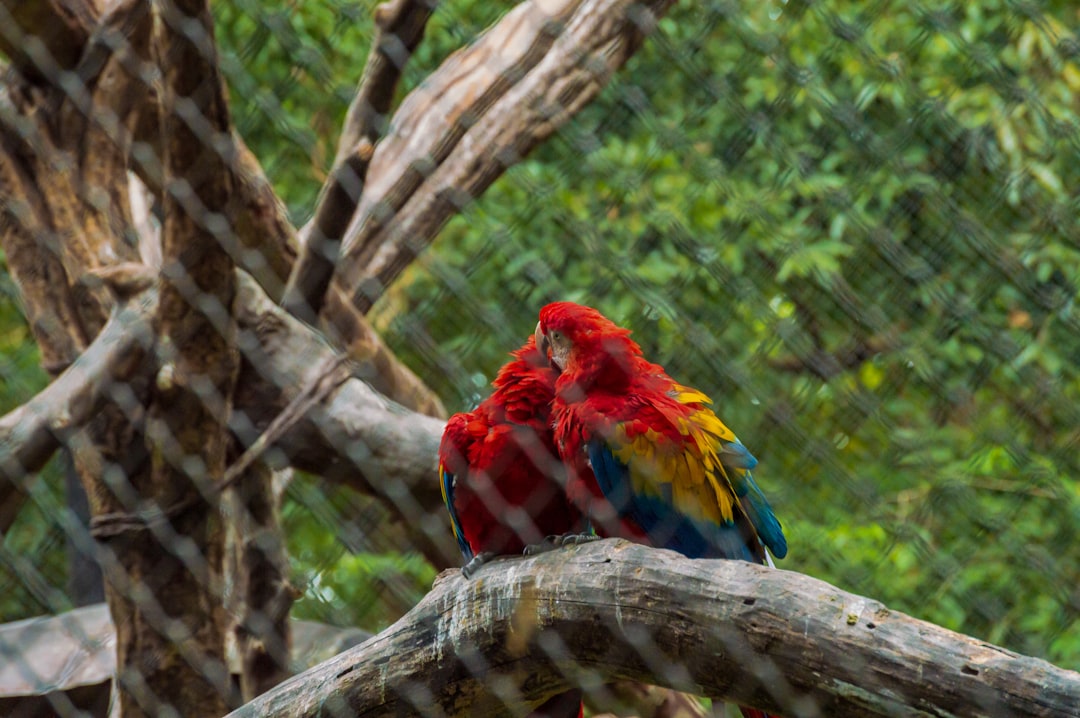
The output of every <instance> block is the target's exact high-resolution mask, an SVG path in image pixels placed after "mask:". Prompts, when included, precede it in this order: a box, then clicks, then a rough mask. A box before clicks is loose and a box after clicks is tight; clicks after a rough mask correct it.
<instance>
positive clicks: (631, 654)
mask: <svg viewBox="0 0 1080 718" xmlns="http://www.w3.org/2000/svg"><path fill="white" fill-rule="evenodd" d="M616 679H631V680H636V681H642V682H646V683H654V684H658V685H665V686H670V687H673V688H678V689H680V690H685V691H688V692H694V693H697V694H699V695H706V696H711V697H714V698H724V699H725V700H731V701H735V702H738V703H740V704H743V705H752V706H758V707H760V708H763V709H767V710H770V711H774V712H776V713H778V714H781V715H787V716H789V717H790V718H797V717H800V716H830V717H832V718H843V717H845V716H873V715H879V716H901V715H903V716H955V717H956V718H962V717H964V716H1011V717H1013V718H1024V717H1025V716H1042V717H1051V716H1052V717H1055V718H1056V717H1060V718H1067V717H1070V716H1075V715H1076V706H1078V705H1080V674H1077V673H1074V672H1072V671H1067V670H1064V669H1061V668H1057V667H1055V666H1053V665H1051V664H1049V663H1047V662H1046V661H1042V660H1039V659H1036V658H1029V657H1026V656H1021V655H1017V654H1015V653H1012V652H1010V651H1006V650H1004V649H1002V648H998V647H996V646H992V645H989V644H987V643H984V642H982V641H979V640H977V639H975V638H970V637H968V636H964V635H961V634H958V633H954V632H952V631H949V630H946V629H944V628H940V627H938V626H935V625H933V624H930V623H926V622H925V621H920V620H918V619H915V618H912V617H910V616H906V615H904V614H902V613H898V612H896V611H891V610H889V609H888V608H886V607H885V606H883V605H882V604H880V603H878V602H877V601H873V600H871V599H868V598H864V597H862V596H857V595H854V594H850V593H846V592H844V591H842V590H840V589H838V588H836V587H834V586H831V585H829V584H827V583H825V582H823V581H819V580H817V579H814V578H811V577H809V576H804V575H802V574H798V573H793V572H790V571H780V570H775V569H769V568H766V567H763V566H756V565H753V564H749V563H745V562H741V561H705V560H690V559H686V558H683V557H682V556H680V555H678V554H675V553H673V552H670V551H658V550H655V549H649V548H645V547H643V546H638V545H634V544H630V543H626V542H624V541H615V540H609V541H599V542H596V543H594V544H590V545H584V546H577V547H573V548H569V549H562V550H558V551H553V552H551V553H547V554H543V555H541V556H538V557H535V558H511V559H504V560H501V561H497V562H494V563H492V564H490V565H488V566H486V567H485V568H484V569H483V570H482V571H481V572H480V573H479V574H478V575H477V576H476V577H475V578H474V579H473V580H472V581H467V580H465V579H464V578H463V577H462V576H461V574H460V572H457V571H451V572H447V573H444V574H442V575H441V576H440V577H439V579H438V580H436V582H435V586H434V588H433V589H432V591H431V592H430V593H429V594H428V595H427V596H426V597H425V598H424V600H423V601H421V602H420V603H419V604H418V605H417V606H416V607H415V608H414V609H413V610H412V611H410V612H409V613H408V614H407V615H405V616H404V617H403V618H402V619H401V620H399V621H398V622H397V623H395V624H394V625H392V626H390V627H389V628H387V629H386V630H385V631H383V632H382V633H380V634H379V635H377V636H375V637H374V638H372V639H371V640H369V641H367V642H366V643H364V644H362V645H360V646H357V647H355V648H353V649H350V650H349V651H346V652H344V653H342V654H341V655H339V656H336V657H335V658H332V659H330V660H329V661H326V662H325V663H322V664H321V665H319V666H316V667H315V668H313V669H311V670H309V671H307V672H306V673H303V674H301V675H299V676H296V677H295V678H293V679H292V680H290V681H288V682H286V683H284V684H282V685H281V686H279V687H278V688H276V689H275V690H273V691H271V692H269V693H267V694H265V695H263V696H262V697H260V698H258V699H256V700H255V701H253V702H252V703H249V704H247V705H245V706H243V707H242V708H240V709H238V710H237V711H235V712H233V713H232V714H230V715H231V716H232V717H233V718H255V717H256V716H275V715H290V716H298V717H299V716H338V715H341V716H344V715H350V716H351V715H359V716H382V715H394V716H404V715H409V716H411V715H425V716H426V715H448V716H494V715H503V714H505V713H507V712H510V713H511V714H513V713H515V712H516V713H517V714H518V715H521V714H523V713H524V712H526V711H527V710H528V708H529V707H531V706H535V705H537V704H538V703H539V702H540V701H542V700H544V699H546V698H547V697H549V696H551V695H553V694H555V693H557V692H559V691H560V690H564V689H565V688H566V687H567V686H568V685H569V684H570V683H582V684H584V685H585V687H586V688H588V687H590V686H594V685H597V684H598V683H602V682H604V681H608V680H616Z"/></svg>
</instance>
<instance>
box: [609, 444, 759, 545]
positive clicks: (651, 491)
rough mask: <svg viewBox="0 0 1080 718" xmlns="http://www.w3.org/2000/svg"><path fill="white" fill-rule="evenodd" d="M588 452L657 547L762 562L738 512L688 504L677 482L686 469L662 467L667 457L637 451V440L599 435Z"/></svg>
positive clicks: (612, 493)
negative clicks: (669, 470)
mask: <svg viewBox="0 0 1080 718" xmlns="http://www.w3.org/2000/svg"><path fill="white" fill-rule="evenodd" d="M618 433H619V432H618V431H616V434H618ZM637 443H638V447H639V448H642V447H641V442H637ZM588 452H589V461H590V463H591V464H592V469H593V474H594V475H595V476H596V482H597V484H598V486H599V487H600V490H601V491H602V492H603V494H604V497H605V498H606V499H607V500H608V502H609V503H610V504H611V505H612V507H613V508H614V509H615V511H616V512H617V513H618V515H619V516H620V518H623V519H629V520H630V521H631V522H633V523H634V524H636V525H637V526H638V527H640V528H641V530H642V531H644V533H645V534H646V535H648V537H649V540H650V543H652V545H653V546H656V547H658V548H668V549H672V550H675V551H678V552H680V553H682V554H683V555H685V556H688V557H690V558H729V559H742V560H744V561H750V562H752V563H761V562H762V561H763V559H764V556H762V555H759V551H760V549H758V550H755V547H754V546H753V544H754V543H756V542H755V541H754V539H753V535H752V532H751V533H750V535H749V536H747V527H740V526H739V525H738V524H737V523H736V521H735V520H734V516H732V518H729V519H726V520H725V519H723V518H721V517H720V515H719V514H718V513H717V512H716V511H715V510H713V511H711V512H710V511H709V510H708V509H707V508H706V507H705V506H694V505H692V504H688V502H687V500H686V497H687V496H688V492H687V491H685V490H683V487H680V486H678V485H677V483H676V482H678V481H680V478H681V473H680V472H675V473H674V474H672V475H665V474H664V473H663V472H662V471H661V470H660V467H661V466H662V465H663V464H664V463H667V462H664V461H661V462H657V461H656V460H655V454H654V455H653V456H652V457H650V456H649V454H648V452H647V450H643V451H640V452H635V450H634V444H620V442H619V441H618V440H617V439H616V440H615V441H613V442H609V441H605V440H603V439H599V438H594V439H593V440H591V441H590V442H589V443H588ZM693 461H694V457H687V458H684V459H683V466H686V465H687V462H691V463H692V462H693ZM671 463H674V459H672V460H671ZM702 470H704V469H703V468H702ZM731 501H732V503H734V497H733V496H732V497H731ZM710 514H711V516H710Z"/></svg>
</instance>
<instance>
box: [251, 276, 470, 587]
mask: <svg viewBox="0 0 1080 718" xmlns="http://www.w3.org/2000/svg"><path fill="white" fill-rule="evenodd" d="M240 278H241V281H240V285H239V292H238V295H237V321H238V322H239V326H240V331H241V336H240V348H241V351H242V352H243V353H244V359H245V362H244V366H243V368H242V371H241V374H240V379H239V382H238V384H237V389H236V412H237V414H238V415H239V416H242V417H244V418H245V419H246V422H247V423H249V424H250V425H252V426H254V427H255V428H257V429H258V430H259V431H262V430H264V429H265V428H266V426H267V425H268V424H269V422H270V421H272V420H273V419H274V417H275V416H277V415H278V414H279V413H280V412H281V411H282V410H283V409H284V408H285V407H286V406H287V405H288V404H289V402H291V401H292V400H293V398H294V397H295V396H296V394H297V393H298V392H300V391H302V390H303V388H304V387H306V386H310V385H311V383H312V381H314V380H317V379H318V374H319V372H320V371H321V370H322V369H321V368H322V367H325V366H327V365H328V363H329V362H331V361H332V360H333V358H334V356H335V352H334V349H333V348H332V347H331V346H330V345H329V344H328V343H327V342H326V341H325V340H324V339H323V338H322V337H321V336H320V335H319V334H318V333H317V332H316V331H315V330H313V329H312V328H311V327H310V326H308V325H306V324H304V323H302V322H300V321H299V320H297V319H295V318H294V317H292V316H290V315H289V314H288V313H286V312H285V311H284V310H283V309H281V308H280V307H278V306H276V305H275V304H274V303H273V302H271V301H270V300H269V298H268V297H267V296H266V295H265V294H263V293H262V291H261V290H260V289H259V287H258V286H257V285H256V284H255V283H254V282H251V281H250V280H247V279H245V277H244V275H240ZM364 378H365V377H363V376H360V377H358V378H355V379H350V380H349V381H346V382H345V383H344V384H342V385H341V386H340V387H339V388H338V389H337V390H336V391H334V392H333V393H332V394H331V395H330V396H329V397H328V398H327V399H326V401H325V402H324V404H323V405H322V406H320V407H316V409H315V410H314V411H312V412H311V413H310V414H309V415H308V416H307V417H306V418H305V420H304V421H302V422H298V423H297V424H295V425H294V426H293V427H292V428H291V429H290V430H289V431H288V432H286V434H285V435H284V436H282V437H281V439H280V440H279V441H278V442H276V444H275V447H276V452H269V453H268V454H267V456H266V460H267V461H270V462H271V463H273V464H275V465H284V464H286V463H288V464H291V465H292V466H294V467H296V468H299V469H302V470H304V471H308V472H310V473H314V474H318V475H320V476H323V477H325V478H327V479H329V480H330V481H334V482H336V483H341V484H343V485H346V486H350V487H352V488H353V489H355V490H357V491H359V492H361V493H364V494H369V495H374V496H377V497H379V498H380V499H382V500H383V501H384V502H385V503H387V504H388V505H389V507H390V508H391V510H392V511H393V512H394V514H395V515H396V516H397V517H398V518H400V519H401V520H402V521H403V523H404V525H405V527H406V529H407V531H408V532H409V538H410V542H411V543H412V545H413V546H415V547H416V548H417V549H419V550H420V551H422V552H423V553H424V555H425V556H427V557H428V559H429V560H431V561H432V562H433V563H434V564H435V565H436V566H440V567H443V566H449V565H455V564H456V563H457V561H458V557H457V555H456V550H455V549H454V547H453V546H452V545H450V544H451V543H452V542H449V541H447V536H448V535H449V534H448V533H447V532H448V531H449V528H448V524H447V519H446V510H445V509H444V508H443V505H442V496H441V494H440V493H439V487H438V481H434V480H433V477H434V476H435V471H436V466H435V456H436V453H437V450H438V446H439V439H440V437H441V436H442V429H443V422H442V421H441V420H439V419H434V418H430V417H428V416H424V415H421V414H417V413H413V412H411V411H408V410H406V409H404V408H403V407H399V406H396V405H394V404H392V403H391V402H389V401H387V400H386V399H385V398H383V397H382V396H380V395H379V394H378V393H376V392H375V391H373V389H372V387H371V386H370V385H369V384H368V383H367V382H366V381H364Z"/></svg>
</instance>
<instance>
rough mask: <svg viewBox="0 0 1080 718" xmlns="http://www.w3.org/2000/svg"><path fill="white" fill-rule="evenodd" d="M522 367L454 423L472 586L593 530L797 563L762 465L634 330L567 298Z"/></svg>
mask: <svg viewBox="0 0 1080 718" xmlns="http://www.w3.org/2000/svg"><path fill="white" fill-rule="evenodd" d="M513 357H514V360H513V361H511V362H510V363H508V364H506V365H505V366H504V367H503V368H502V369H501V370H500V371H499V374H498V376H497V377H496V379H495V381H494V391H493V392H492V394H491V396H489V397H488V398H487V399H485V400H484V401H483V402H482V403H481V404H480V406H478V407H477V408H476V409H475V410H474V411H472V412H470V413H467V414H456V415H454V416H453V417H452V418H451V419H450V421H449V422H448V423H447V426H446V430H445V433H444V434H443V440H442V444H441V446H440V449H439V459H440V464H439V474H440V479H441V483H442V491H443V499H444V501H445V502H446V506H447V509H448V510H449V512H450V518H451V523H452V524H453V528H454V535H455V536H456V537H457V540H458V543H459V545H460V548H461V551H462V554H463V555H464V556H465V559H466V561H467V563H466V565H465V568H464V569H463V571H464V572H465V575H466V576H470V575H471V574H472V573H473V572H475V571H476V570H477V569H478V568H479V566H480V565H481V564H482V563H483V562H484V561H485V560H486V559H487V558H490V557H491V556H494V555H500V554H510V553H521V552H522V550H524V549H526V548H527V547H530V546H541V545H544V544H545V537H548V536H555V537H556V538H555V539H554V540H552V539H548V540H547V542H546V543H547V544H548V545H550V544H556V545H557V544H559V543H562V542H564V541H566V540H567V539H565V538H562V537H565V536H569V537H570V540H577V539H578V537H580V536H581V535H582V534H583V533H587V532H588V529H589V528H590V527H591V528H592V529H593V530H595V532H596V534H598V535H599V536H606V537H611V536H617V537H621V538H627V539H630V540H633V541H637V542H640V543H644V544H646V545H649V546H655V547H659V548H668V549H673V550H675V551H678V552H680V553H682V554H684V555H686V556H688V557H690V558H726V559H743V560H746V561H751V562H755V563H771V561H770V558H769V552H771V553H772V555H774V556H776V557H777V558H783V557H784V555H785V554H786V553H787V542H786V540H785V538H784V534H783V531H782V530H781V527H780V523H779V521H777V519H776V516H775V515H774V514H773V511H772V508H771V507H770V506H769V503H768V501H767V500H766V499H765V496H764V494H763V493H762V492H761V490H760V489H759V488H758V486H757V484H756V483H755V481H754V478H753V476H752V475H751V473H750V470H751V469H753V468H754V466H755V465H756V464H757V460H756V459H755V458H754V457H753V455H752V454H751V453H750V452H749V451H748V450H747V449H746V447H745V446H743V444H742V442H740V441H739V440H738V438H736V436H735V434H734V433H732V431H731V430H730V429H728V428H727V426H725V425H724V424H723V422H721V421H720V419H718V418H717V416H716V414H714V413H713V411H712V409H710V408H709V404H710V403H711V402H710V400H709V398H708V397H706V396H705V395H704V394H702V393H701V392H700V391H697V390H696V389H691V388H689V387H685V386H682V385H681V384H678V383H677V382H676V381H675V380H673V379H672V378H671V377H670V376H668V375H667V373H666V372H665V371H664V369H663V368H662V367H660V366H659V365H657V364H653V363H651V362H649V361H648V360H646V359H645V358H644V356H642V353H641V348H640V347H639V346H638V345H637V343H636V342H634V341H633V340H632V339H630V332H629V331H628V330H626V329H623V328H622V327H619V326H618V325H616V324H615V323H614V322H612V321H610V320H609V319H607V318H606V317H604V316H603V315H602V314H601V313H600V312H598V311H597V310H595V309H592V308H591V307H585V306H582V305H579V304H573V303H571V302H556V303H554V304H549V305H547V306H546V307H544V308H543V309H542V310H541V311H540V321H539V323H538V324H537V327H536V332H535V334H534V335H533V337H530V338H529V340H528V341H527V342H526V343H525V345H524V346H523V347H521V348H520V349H518V350H517V351H516V352H514V353H513ZM742 710H743V714H744V716H747V718H752V717H760V716H766V714H765V713H762V712H760V711H757V710H756V709H747V708H744V709H742ZM570 715H575V714H574V713H571V714H570Z"/></svg>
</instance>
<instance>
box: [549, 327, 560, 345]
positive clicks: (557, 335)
mask: <svg viewBox="0 0 1080 718" xmlns="http://www.w3.org/2000/svg"><path fill="white" fill-rule="evenodd" d="M549 336H550V337H551V341H553V342H561V341H562V332H560V331H559V330H558V329H553V330H552V331H551V334H550V335H549Z"/></svg>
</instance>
